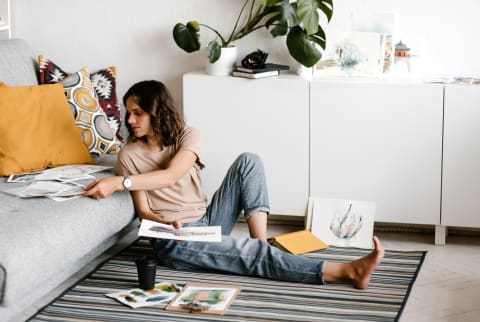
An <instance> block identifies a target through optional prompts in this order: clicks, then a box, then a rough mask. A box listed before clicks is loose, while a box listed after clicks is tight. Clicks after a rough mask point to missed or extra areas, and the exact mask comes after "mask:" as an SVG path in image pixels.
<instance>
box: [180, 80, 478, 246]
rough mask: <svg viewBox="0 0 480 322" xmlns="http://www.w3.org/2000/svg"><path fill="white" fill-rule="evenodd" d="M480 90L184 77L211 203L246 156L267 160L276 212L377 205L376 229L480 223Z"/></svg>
mask: <svg viewBox="0 0 480 322" xmlns="http://www.w3.org/2000/svg"><path fill="white" fill-rule="evenodd" d="M479 102H480V88H479V87H477V86H466V85H463V86H462V85H441V84H425V83H421V82H413V81H403V82H402V81H382V80H355V79H329V80H326V79H324V80H320V79H314V80H311V81H306V80H304V79H302V78H300V77H298V76H295V75H290V74H287V75H281V76H280V77H275V78H266V79H260V80H250V79H243V78H236V77H228V76H225V77H220V76H208V75H205V74H204V73H202V72H193V73H188V74H186V75H184V112H185V115H186V118H187V121H188V122H189V123H190V124H191V125H193V126H195V127H198V128H199V129H200V130H201V131H202V132H203V133H204V137H205V154H206V160H207V164H208V167H207V169H206V170H205V172H204V181H205V189H206V191H207V193H208V194H209V195H211V194H212V193H213V192H214V190H215V189H216V188H217V187H218V185H219V184H220V180H221V179H222V178H223V176H224V174H225V172H226V169H227V166H228V165H229V164H230V163H231V162H232V161H233V159H234V157H235V156H236V155H237V154H239V153H241V152H243V151H252V152H256V153H258V154H260V155H261V156H262V158H263V159H264V161H265V166H266V170H267V179H268V184H269V187H270V197H271V205H272V213H273V214H280V215H282V214H283V215H297V216H304V215H305V214H306V207H307V201H308V197H309V196H313V197H326V198H339V199H351V200H365V201H373V202H375V203H376V206H377V207H376V211H375V221H377V222H389V223H401V224H426V225H434V226H435V227H436V236H435V242H436V243H437V244H444V243H445V232H446V227H447V226H460V227H480V215H479V214H478V213H479V211H478V210H477V209H478V206H477V202H476V200H477V196H478V195H479V194H480V166H479V165H480V144H478V140H479V138H480V107H479V106H480V105H478V103H479Z"/></svg>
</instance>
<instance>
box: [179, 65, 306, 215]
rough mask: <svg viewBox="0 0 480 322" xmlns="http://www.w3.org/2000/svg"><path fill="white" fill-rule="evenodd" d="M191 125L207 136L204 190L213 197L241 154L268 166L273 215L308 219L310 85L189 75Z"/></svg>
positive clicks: (286, 79) (288, 78)
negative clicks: (254, 158)
mask: <svg viewBox="0 0 480 322" xmlns="http://www.w3.org/2000/svg"><path fill="white" fill-rule="evenodd" d="M183 102H184V113H185V117H186V120H187V122H188V123H189V124H190V125H191V126H193V127H196V128H198V129H200V130H201V132H202V133H203V137H204V154H205V160H206V167H205V169H204V171H203V186H204V190H205V192H206V193H207V196H208V197H209V198H210V197H211V196H212V194H213V193H214V192H215V190H216V189H217V188H218V187H219V185H220V183H221V180H222V179H223V178H224V176H225V173H226V171H227V169H228V166H229V165H230V164H231V163H232V162H233V161H234V159H235V158H236V157H237V156H238V155H239V154H240V153H242V152H254V153H257V154H259V155H260V156H261V158H262V159H263V161H264V165H265V170H266V175H267V183H268V188H269V196H270V205H271V213H272V214H278V215H297V216H303V215H304V214H305V211H306V205H307V200H308V82H307V81H305V80H303V79H300V78H299V77H296V76H293V75H282V76H280V77H273V78H265V79H255V80H252V79H244V78H238V77H228V76H227V77H222V76H208V75H204V74H203V73H188V74H186V75H184V78H183Z"/></svg>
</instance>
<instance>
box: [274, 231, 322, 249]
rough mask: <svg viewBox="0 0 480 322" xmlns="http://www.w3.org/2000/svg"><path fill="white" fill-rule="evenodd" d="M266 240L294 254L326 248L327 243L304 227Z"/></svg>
mask: <svg viewBox="0 0 480 322" xmlns="http://www.w3.org/2000/svg"><path fill="white" fill-rule="evenodd" d="M268 242H269V243H270V244H272V245H274V246H276V247H278V248H280V249H283V250H285V251H287V252H290V253H292V254H295V255H300V254H304V253H309V252H313V251H316V250H319V249H325V248H328V244H326V243H325V242H323V241H322V240H320V239H319V238H317V237H316V236H315V235H313V234H312V233H311V232H310V230H306V229H305V230H300V231H295V232H292V233H286V234H281V235H278V236H275V237H271V238H269V239H268Z"/></svg>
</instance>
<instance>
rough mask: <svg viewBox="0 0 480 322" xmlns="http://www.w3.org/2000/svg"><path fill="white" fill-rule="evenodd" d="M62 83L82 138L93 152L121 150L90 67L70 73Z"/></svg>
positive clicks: (96, 154) (102, 152)
mask: <svg viewBox="0 0 480 322" xmlns="http://www.w3.org/2000/svg"><path fill="white" fill-rule="evenodd" d="M62 84H63V87H64V90H65V96H66V97H67V100H68V103H69V104H70V107H71V109H72V112H73V115H74V118H75V124H76V125H77V126H78V127H79V128H80V129H81V130H82V137H83V141H84V142H85V144H86V145H87V147H88V150H89V151H90V153H92V154H93V155H95V156H100V155H102V154H105V153H116V152H118V150H119V149H120V144H121V143H120V142H119V141H118V140H117V139H116V137H115V132H114V131H113V130H112V128H111V127H110V126H109V124H108V118H107V115H106V114H105V112H103V110H102V108H101V107H100V105H99V103H98V100H97V96H96V94H95V91H94V89H93V86H92V82H91V81H90V73H89V71H88V70H87V68H85V67H84V68H82V69H81V70H80V71H78V72H76V73H73V74H71V75H69V76H67V77H66V78H65V79H63V81H62Z"/></svg>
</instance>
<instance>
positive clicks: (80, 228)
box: [0, 155, 134, 316]
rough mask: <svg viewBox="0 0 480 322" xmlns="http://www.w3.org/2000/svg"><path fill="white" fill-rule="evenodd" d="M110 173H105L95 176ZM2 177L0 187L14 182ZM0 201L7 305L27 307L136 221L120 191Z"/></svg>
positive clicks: (0, 197) (0, 262)
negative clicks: (70, 197) (93, 196)
mask: <svg viewBox="0 0 480 322" xmlns="http://www.w3.org/2000/svg"><path fill="white" fill-rule="evenodd" d="M115 162H116V155H105V156H104V157H102V158H100V159H99V160H98V161H97V164H103V165H111V166H114V165H115ZM112 174H114V172H113V171H106V172H100V173H98V175H97V176H107V175H112ZM5 179H6V178H5V177H1V178H0V189H1V188H2V187H5V186H6V185H12V184H13V183H6V182H5ZM13 185H15V184H13ZM0 205H1V206H0V266H3V267H4V268H5V271H6V283H5V292H4V297H3V301H4V303H3V305H4V306H7V307H8V306H15V305H19V304H20V303H19V302H25V303H23V304H24V305H28V303H29V302H28V301H32V300H33V299H35V298H38V296H39V295H40V294H42V292H43V293H45V291H47V290H49V289H52V288H53V287H54V286H55V285H58V284H60V283H61V282H63V281H64V280H66V279H67V278H68V277H70V276H71V275H72V274H74V273H75V272H77V271H78V270H80V269H81V268H82V267H83V266H84V265H86V264H88V262H89V261H90V260H91V259H92V258H91V257H92V254H93V256H97V255H98V254H99V253H101V252H102V251H103V250H104V249H103V250H97V248H98V246H99V245H101V244H102V243H104V242H105V241H106V240H108V239H109V238H111V237H112V236H114V235H115V234H116V233H118V232H119V231H121V230H122V229H123V228H124V227H126V226H128V224H129V223H131V221H132V220H133V219H134V207H133V202H132V199H131V197H130V194H129V193H127V192H124V191H121V192H116V193H114V194H113V195H112V196H110V197H109V198H107V199H101V200H95V199H91V198H78V199H74V200H69V201H63V202H57V201H53V200H50V199H47V198H27V199H21V198H18V197H16V196H12V195H8V194H6V193H3V192H0ZM46 285H48V286H49V287H48V288H46V287H45V286H46ZM31 303H32V302H30V304H31ZM1 311H2V310H1V309H0V316H1V315H2V312H1Z"/></svg>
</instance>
